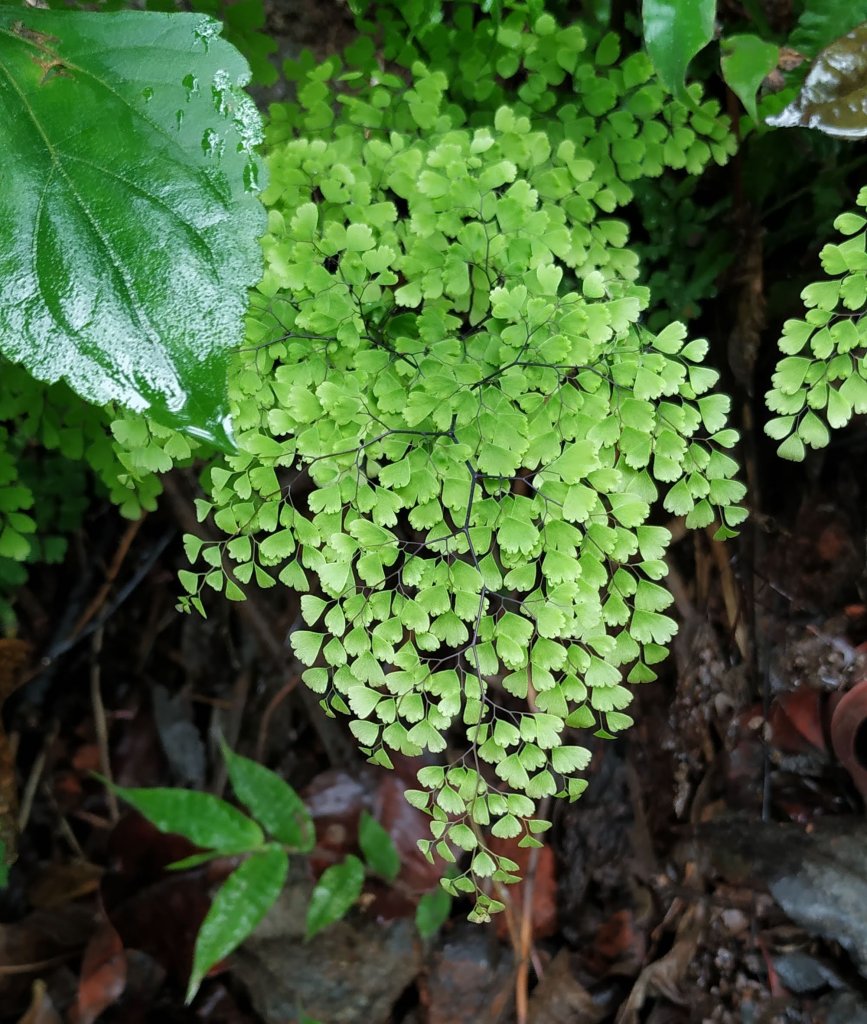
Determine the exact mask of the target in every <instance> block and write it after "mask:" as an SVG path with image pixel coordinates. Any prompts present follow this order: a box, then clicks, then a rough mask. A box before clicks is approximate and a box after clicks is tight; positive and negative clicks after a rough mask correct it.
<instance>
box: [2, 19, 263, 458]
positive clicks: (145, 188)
mask: <svg viewBox="0 0 867 1024" xmlns="http://www.w3.org/2000/svg"><path fill="white" fill-rule="evenodd" d="M218 32H219V26H218V24H217V23H216V22H214V21H212V20H211V19H209V18H206V17H203V16H201V15H192V14H189V15H187V14H172V15H167V14H155V13H131V12H118V13H112V14H90V13H83V12H53V11H44V10H37V9H33V8H29V9H26V10H22V9H21V8H10V7H6V8H0V65H2V76H0V125H2V127H3V129H4V138H5V140H6V142H5V144H4V147H3V152H2V155H0V168H2V171H3V175H4V180H5V182H6V188H5V189H4V199H3V205H2V216H0V254H2V255H0V338H2V340H0V348H2V351H3V353H4V354H5V355H6V356H7V357H8V358H9V359H11V360H13V361H16V362H21V363H23V364H24V365H25V366H26V367H27V369H28V370H29V371H30V372H31V373H32V374H33V375H34V376H36V377H38V378H40V379H42V380H46V381H57V380H60V379H64V380H66V381H68V382H69V384H70V385H71V386H72V387H73V388H74V389H75V390H76V391H77V392H78V393H79V394H80V395H82V397H84V398H86V399H87V400H88V401H90V402H93V403H96V404H98V405H102V404H105V403H107V402H119V403H121V404H122V405H124V406H126V407H128V408H130V409H133V410H135V411H137V412H143V411H145V410H147V411H148V412H149V413H150V414H151V415H152V416H153V417H155V418H156V419H157V420H160V421H162V422H164V423H167V424H170V425H171V426H174V427H178V428H180V429H182V430H185V431H188V432H189V433H190V434H192V435H195V436H197V437H201V438H204V439H206V440H208V441H210V442H212V443H214V444H216V445H217V446H218V447H222V448H225V449H227V450H231V449H232V441H231V428H230V425H229V423H228V419H227V412H228V410H227V403H226V368H227V352H228V349H229V348H230V347H232V346H234V345H236V344H237V343H238V341H239V340H240V337H241V331H242V318H243V314H244V310H245V308H246V289H247V286H248V285H251V284H253V283H254V282H255V281H256V279H257V277H258V276H259V274H260V268H261V257H260V254H259V252H258V251H257V247H256V239H257V237H258V235H259V234H260V233H261V230H262V227H263V225H264V218H263V213H262V210H261V206H260V204H259V202H258V199H257V198H256V196H255V190H256V187H257V181H258V180H259V178H260V177H261V175H260V164H259V160H258V157H257V156H256V155H255V153H254V149H253V147H254V146H255V145H256V144H257V143H258V142H259V141H260V138H261V122H260V118H259V115H258V113H257V112H256V109H255V107H254V106H253V104H252V101H251V100H250V99H249V98H248V97H247V96H246V95H245V94H244V93H243V92H242V91H241V89H240V88H239V86H240V85H243V84H244V83H245V82H246V81H247V79H248V75H249V73H248V69H247V66H246V63H245V61H244V60H243V58H241V56H240V55H239V54H238V53H237V51H235V50H234V49H233V48H232V47H231V46H230V45H229V44H228V43H226V42H225V40H223V39H221V38H220V37H219V35H218ZM143 53H147V59H146V60H144V58H143V57H142V54H143ZM106 124H111V125H112V130H111V131H110V132H107V131H106V130H105V126H106ZM179 267H183V273H179V271H178V268H179ZM203 325H207V328H206V329H205V328H204V326H203Z"/></svg>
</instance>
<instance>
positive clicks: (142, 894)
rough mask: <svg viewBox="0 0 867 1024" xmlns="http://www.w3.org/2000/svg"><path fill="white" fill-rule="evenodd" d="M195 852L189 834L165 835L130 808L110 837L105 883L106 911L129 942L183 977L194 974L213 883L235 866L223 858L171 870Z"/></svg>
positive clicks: (129, 947)
mask: <svg viewBox="0 0 867 1024" xmlns="http://www.w3.org/2000/svg"><path fill="white" fill-rule="evenodd" d="M196 852H198V850H197V847H195V846H193V845H192V844H191V843H190V842H189V841H188V840H186V839H184V838H182V837H181V836H172V835H165V834H163V833H162V832H159V831H157V829H155V828H154V826H153V825H151V824H150V823H149V822H147V821H146V820H145V819H144V818H142V817H141V816H140V815H138V814H130V815H128V816H127V817H125V818H123V819H121V821H120V822H118V824H117V826H116V827H115V829H114V831H113V832H112V835H111V837H110V839H109V854H110V857H111V870H109V871H108V872H107V873H106V874H105V876H104V877H103V880H102V884H101V887H100V893H101V896H102V900H103V904H104V906H105V910H106V914H107V916H108V918H109V920H110V921H111V923H112V924H113V925H114V927H115V928H116V929H117V932H118V934H119V935H120V938H121V940H122V942H123V945H124V947H125V948H126V949H127V950H133V949H138V950H142V951H143V952H145V953H147V954H148V955H149V956H151V957H152V958H153V959H154V960H156V962H157V963H159V964H160V965H161V966H162V967H163V968H164V969H165V970H166V971H167V972H168V973H169V974H170V975H171V976H172V977H173V978H174V979H175V980H176V981H178V982H180V983H185V982H186V980H187V977H188V975H189V971H190V966H191V964H192V954H193V948H194V946H195V941H196V935H197V934H198V930H199V927H200V926H201V923H202V921H203V920H204V918H205V915H206V914H207V912H208V910H209V908H210V904H211V897H212V892H213V889H214V888H215V887H216V886H217V885H218V884H219V883H220V882H222V881H223V880H224V879H225V878H226V877H227V876H228V875H229V874H230V872H231V870H232V868H233V867H234V866H235V862H230V861H228V860H219V861H212V862H210V863H209V864H207V865H205V866H204V867H201V868H197V869H195V870H193V871H184V872H178V873H175V872H169V871H167V870H166V869H167V867H168V865H170V864H172V863H174V862H175V861H178V860H181V859H182V858H184V857H187V856H189V855H190V854H192V853H196Z"/></svg>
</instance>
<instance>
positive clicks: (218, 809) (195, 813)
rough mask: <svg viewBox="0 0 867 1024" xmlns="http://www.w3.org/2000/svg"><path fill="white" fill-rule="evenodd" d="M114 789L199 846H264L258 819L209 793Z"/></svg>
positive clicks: (164, 826) (235, 848)
mask: <svg viewBox="0 0 867 1024" xmlns="http://www.w3.org/2000/svg"><path fill="white" fill-rule="evenodd" d="M111 788H112V789H113V790H114V792H115V793H117V795H118V796H119V797H120V798H121V799H122V800H125V801H126V802H127V803H128V804H132V806H133V807H135V809H136V810H137V811H138V812H139V813H140V814H143V815H144V817H146V818H147V819H148V821H150V822H151V823H152V824H154V825H156V827H157V828H158V829H159V830H160V831H161V832H173V833H175V834H176V835H180V836H186V838H187V839H189V840H190V842H192V843H195V844H196V846H202V847H204V848H206V849H210V850H224V851H226V852H238V851H242V850H251V849H254V848H255V847H257V846H261V845H262V842H263V840H264V838H265V837H264V835H263V833H262V829H261V828H259V826H258V825H257V824H256V822H255V821H252V820H251V819H250V818H248V817H247V815H246V814H242V813H241V811H239V810H238V809H237V807H233V806H232V805H231V804H228V803H226V801H225V800H220V799H219V797H216V796H212V795H211V794H210V793H198V792H196V791H194V790H190V789H164V788H159V787H154V788H152V789H150V788H149V789H144V788H141V789H128V788H126V787H124V786H112V787H111Z"/></svg>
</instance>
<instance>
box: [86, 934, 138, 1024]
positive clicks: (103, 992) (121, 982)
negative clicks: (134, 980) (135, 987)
mask: <svg viewBox="0 0 867 1024" xmlns="http://www.w3.org/2000/svg"><path fill="white" fill-rule="evenodd" d="M126 972H127V964H126V954H125V953H124V948H123V942H121V938H120V936H119V935H118V933H117V932H116V931H115V929H114V927H113V926H112V925H111V923H110V922H109V921H108V920H105V921H104V922H103V924H102V926H101V927H100V928H99V929H98V931H97V932H96V933H95V934H94V935H93V936H92V937H91V940H90V942H88V944H87V948H86V949H85V951H84V961H83V963H82V965H81V978H80V980H79V984H78V1013H77V1016H76V1024H93V1021H95V1020H96V1018H97V1017H98V1016H99V1015H100V1014H101V1013H102V1011H103V1010H105V1009H107V1008H108V1007H109V1006H112V1005H113V1004H114V1003H116V1002H117V1000H118V999H119V998H120V997H121V995H122V994H123V991H124V989H125V988H126Z"/></svg>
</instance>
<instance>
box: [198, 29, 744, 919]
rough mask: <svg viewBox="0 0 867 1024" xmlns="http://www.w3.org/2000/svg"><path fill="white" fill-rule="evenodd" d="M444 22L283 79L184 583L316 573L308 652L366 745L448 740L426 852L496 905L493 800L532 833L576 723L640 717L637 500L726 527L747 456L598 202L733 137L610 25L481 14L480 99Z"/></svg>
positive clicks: (464, 886)
mask: <svg viewBox="0 0 867 1024" xmlns="http://www.w3.org/2000/svg"><path fill="white" fill-rule="evenodd" d="M471 27H472V26H471ZM437 31H439V29H437ZM443 31H445V29H443ZM451 31H452V35H451V37H450V38H451V41H452V44H453V45H452V46H451V48H450V49H448V48H445V47H442V48H441V52H442V53H443V54H444V57H443V63H444V64H445V65H448V67H449V70H450V71H451V73H452V76H453V77H452V79H451V80H450V79H449V78H448V77H447V75H446V74H445V73H444V71H443V70H441V69H440V68H434V67H428V66H425V65H424V64H422V63H420V62H417V61H416V62H415V63H414V64H413V66H412V69H411V80H410V81H409V84H407V82H406V81H404V79H403V78H402V77H401V76H399V75H397V74H392V73H386V72H382V71H379V70H377V71H375V72H374V71H373V70H372V69H371V67H370V66H369V64H370V58H371V53H372V49H370V48H365V47H364V45H363V44H358V45H357V46H356V48H355V51H354V57H353V59H355V60H356V63H357V65H361V68H362V69H361V70H358V71H354V72H353V71H350V72H348V73H344V74H340V68H339V62H338V61H337V60H332V61H329V62H326V63H325V64H323V65H321V66H319V67H310V66H307V67H306V70H303V69H301V70H299V74H300V81H299V83H298V93H297V95H298V103H297V104H289V105H286V106H283V107H281V108H277V109H275V110H274V111H273V119H272V127H271V133H270V153H269V173H270V184H269V186H268V188H267V190H266V191H265V193H264V196H263V198H264V201H265V203H266V205H267V206H268V208H269V222H268V224H269V229H268V234H267V235H266V237H265V238H264V240H263V246H264V251H265V256H266V270H265V275H264V278H263V280H262V282H261V284H260V285H259V287H258V290H257V293H256V296H255V298H254V308H253V312H252V314H251V317H250V319H249V329H248V345H247V347H246V348H245V350H244V351H243V352H242V353H240V354H239V357H238V360H237V365H236V366H235V368H234V369H233V373H232V380H231V386H232V397H233V401H234V414H233V415H234V424H235V430H236V434H237V439H238V445H239V449H240V453H239V454H238V455H237V456H232V457H229V458H227V459H225V460H224V461H222V462H220V463H218V464H216V465H214V466H213V468H212V469H211V470H210V474H209V483H210V500H209V501H207V502H205V501H201V502H200V503H199V512H200V515H201V516H202V517H205V516H210V517H212V519H213V522H214V524H215V525H216V526H217V527H218V528H219V530H220V531H221V532H222V534H223V535H224V538H225V539H223V540H220V541H218V542H208V543H203V542H202V541H201V540H200V539H198V538H195V537H187V538H186V543H187V548H188V553H189V555H190V556H191V558H192V560H193V562H194V563H197V564H198V566H199V568H198V569H196V570H195V571H194V570H188V571H186V572H184V573H183V574H182V582H183V585H184V588H185V589H186V591H187V596H186V597H185V598H184V599H183V602H182V605H183V607H185V608H191V607H196V608H199V609H201V608H202V602H201V593H202V588H203V587H212V588H213V589H215V590H217V591H220V592H222V593H224V594H225V595H226V596H227V597H228V598H230V599H236V600H239V599H242V598H243V596H244V587H245V586H246V585H247V584H256V585H258V586H266V587H270V586H273V585H275V583H277V582H278V581H279V583H281V584H283V585H284V586H287V587H289V588H291V589H293V590H295V591H299V592H301V593H302V594H303V597H302V598H301V608H302V615H303V618H304V623H305V628H302V629H298V630H296V631H295V632H294V633H293V634H292V636H291V643H292V646H293V648H294V651H295V653H296V654H297V656H298V658H299V660H300V661H301V662H302V663H304V664H305V665H306V666H307V668H306V671H305V672H304V680H305V682H306V683H307V685H308V686H309V687H310V688H311V689H313V690H314V691H315V692H316V693H318V694H320V695H321V699H322V705H323V707H324V708H325V710H326V711H327V712H328V713H334V712H340V713H343V714H348V715H350V716H351V718H352V722H351V725H350V728H351V730H352V732H353V734H354V735H355V736H356V738H357V740H358V742H359V743H360V745H361V747H362V748H363V750H364V751H365V753H366V754H367V755H368V756H369V757H370V758H371V759H372V760H373V761H374V762H376V763H379V764H384V765H388V764H390V757H389V751H393V750H398V751H400V752H402V753H403V754H406V755H419V754H422V753H423V752H424V751H428V752H431V753H433V754H435V755H438V757H439V759H440V761H441V762H442V763H440V764H431V765H429V766H428V767H425V768H423V769H422V770H421V772H420V774H419V782H420V786H421V788H420V789H418V790H416V791H411V792H409V793H408V794H407V798H408V799H409V800H410V801H411V802H412V803H413V804H414V805H415V806H417V807H419V808H422V809H424V810H426V811H427V812H428V813H429V814H430V816H431V819H432V820H431V830H432V834H433V840H432V841H431V842H428V843H426V844H424V845H425V849H426V851H427V852H428V853H429V854H432V851H433V850H434V849H435V850H436V852H437V853H439V854H440V855H441V856H442V857H444V858H445V859H446V860H450V861H453V860H454V859H455V858H454V853H453V849H454V848H459V849H463V850H466V851H469V852H471V856H470V857H469V858H468V863H467V870H466V872H465V873H464V874H463V875H458V876H457V877H455V878H453V879H452V880H451V881H450V882H449V883H448V884H449V886H450V888H451V890H452V891H453V892H455V893H457V892H470V893H472V892H475V893H476V896H477V906H476V911H475V914H476V916H477V917H484V916H486V915H487V914H488V913H489V912H490V911H492V910H496V909H498V906H499V905H498V903H497V901H496V900H495V899H494V898H493V897H492V896H491V895H490V893H489V892H485V891H483V890H482V889H481V888H480V884H481V883H480V879H484V878H486V877H489V876H493V878H494V879H495V880H499V881H512V880H514V878H515V875H514V871H515V870H516V866H515V864H514V863H513V862H512V861H509V860H508V859H507V858H503V857H498V856H496V855H495V854H494V853H493V852H492V850H491V849H490V848H489V846H488V845H487V843H486V841H485V839H484V833H483V832H482V831H481V830H482V828H484V829H488V828H490V831H491V833H493V835H495V836H506V837H509V836H521V837H522V839H521V842H522V843H523V844H524V845H532V844H534V843H537V842H538V840H536V839H535V838H534V836H535V834H536V833H538V832H539V831H541V830H542V829H544V828H546V827H547V823H546V822H543V821H539V820H537V819H536V818H535V817H534V813H535V802H536V801H537V800H538V799H540V798H542V797H545V796H548V795H553V794H568V795H570V796H572V797H575V796H577V795H578V794H579V793H580V792H581V790H582V789H583V787H584V782H583V781H582V780H581V779H579V778H577V777H576V774H575V773H576V772H578V771H580V770H581V769H582V768H583V767H585V766H586V764H587V761H588V758H589V754H588V751H587V750H586V749H585V748H584V747H583V746H581V745H580V744H577V743H576V742H575V734H574V733H573V732H571V731H570V730H572V729H591V730H596V731H597V732H601V733H602V734H604V735H610V734H612V733H616V732H617V731H619V730H621V729H623V728H625V727H626V726H628V725H629V724H630V723H631V719H630V718H629V716H628V715H627V714H625V711H624V709H625V708H626V707H627V706H628V704H629V703H630V700H631V696H632V694H631V691H630V689H629V687H628V686H627V685H624V683H640V682H643V681H645V680H649V679H653V678H654V671H653V667H652V666H653V665H654V664H656V663H657V662H659V661H660V660H661V659H662V658H664V657H665V654H666V646H665V645H666V644H667V643H668V641H669V640H670V639H671V637H672V635H673V633H674V630H675V625H674V622H673V621H672V620H671V619H670V618H669V617H668V616H667V615H666V614H665V611H666V609H667V607H668V606H669V604H670V603H671V597H670V595H669V593H668V591H667V590H666V589H665V588H664V586H662V585H660V581H661V580H662V579H663V578H664V577H665V574H666V566H665V562H664V553H665V549H666V546H667V544H668V542H669V539H670V537H669V533H668V531H667V530H666V529H664V528H663V527H660V526H656V525H650V524H649V523H648V516H649V512H650V507H651V505H652V504H653V503H654V502H655V501H656V500H657V498H658V497H660V496H661V497H662V498H663V504H664V507H665V508H666V509H667V510H668V511H669V512H671V513H674V514H677V515H685V516H686V517H687V523H688V525H689V526H695V527H704V526H707V525H708V524H710V523H711V522H712V521H713V520H714V519H715V518H718V519H719V522H720V526H719V530H718V536H728V535H730V534H731V532H732V528H733V527H734V526H735V525H736V524H737V523H738V522H740V521H741V519H742V518H743V512H742V510H741V509H739V508H738V507H737V502H738V501H739V499H740V498H741V496H742V494H743V488H742V486H741V485H740V484H739V483H736V482H734V481H733V480H732V479H731V477H732V475H733V473H734V471H735V468H736V466H735V463H734V461H733V460H732V459H731V458H729V457H728V456H727V455H726V454H724V452H723V449H725V448H728V447H731V445H733V444H734V442H735V440H736V437H735V433H734V431H732V430H730V429H728V428H727V426H726V417H727V412H728V406H729V401H728V399H727V398H726V397H725V396H723V395H720V394H715V393H712V390H711V389H712V388H713V387H714V385H715V383H716V380H717V374H716V372H715V371H713V370H711V369H708V368H707V367H706V366H705V365H704V359H705V355H706V352H707V344H706V343H705V342H703V341H692V342H689V343H687V341H686V338H685V334H686V332H685V329H684V328H683V327H682V325H680V324H678V323H675V324H672V325H670V326H668V327H666V328H665V329H663V330H661V331H660V332H658V333H655V332H651V331H650V330H648V329H646V328H645V327H643V326H642V324H641V314H642V310H643V309H644V308H645V307H646V306H647V303H648V293H647V289H646V288H644V287H642V286H641V285H640V284H638V283H637V279H638V275H639V267H638V261H637V257H636V256H635V254H634V253H633V252H631V251H630V250H629V249H628V248H627V227H626V224H625V223H624V222H623V221H621V220H617V219H614V218H613V217H611V216H610V214H612V213H613V212H614V211H615V210H616V208H617V207H618V206H620V205H622V204H624V203H627V202H628V201H629V200H630V199H631V190H630V188H629V185H628V184H627V182H628V181H629V180H631V179H634V178H637V177H639V176H640V175H642V174H658V173H660V171H661V170H662V167H663V165H664V164H671V165H674V166H688V167H689V168H690V169H691V170H698V169H700V167H701V166H702V165H703V164H704V162H705V161H706V160H707V159H708V158H709V157H710V156H711V154H712V153H713V154H714V155H715V156H716V157H717V158H718V159H720V160H721V159H724V157H725V153H726V148H727V146H728V143H727V141H726V139H727V136H726V135H725V125H724V123H723V122H722V121H720V120H719V119H718V118H717V111H716V108H715V106H713V105H712V104H704V105H703V106H700V107H698V106H697V107H696V109H695V111H693V112H690V111H688V110H687V108H686V107H683V106H681V105H679V104H677V103H674V102H673V101H672V100H671V99H670V98H666V96H665V95H664V94H663V92H662V90H661V89H660V88H659V86H658V85H656V84H654V83H653V82H651V81H650V75H651V69H650V66H649V63H648V62H647V60H646V58H645V57H643V56H642V55H640V54H638V55H634V56H632V57H630V58H628V59H627V60H626V61H625V62H624V63H623V64H622V65H620V66H615V65H614V61H615V60H616V57H617V51H618V47H617V43H616V40H615V39H614V37H611V36H609V37H606V39H605V40H603V41H602V42H601V43H600V44H599V47H597V49H596V53H595V55H594V54H585V53H584V52H583V46H584V35H583V33H582V30H581V29H580V28H579V27H576V26H573V27H571V28H568V29H559V28H558V27H557V25H556V23H555V22H554V20H553V18H551V17H550V16H549V15H544V16H542V17H540V18H539V19H538V20H537V21H536V22H535V25H534V26H533V27H532V29H531V28H530V27H529V26H527V25H525V24H524V23H523V22H522V21H521V19H520V17H519V16H513V17H512V18H511V19H510V20H509V21H508V22H507V23H504V25H501V26H500V27H499V28H497V27H495V26H492V25H491V23H488V22H482V23H481V26H480V27H477V28H476V32H477V34H479V33H481V34H483V35H485V34H486V38H489V39H491V40H493V38H494V37H496V45H497V47H498V48H499V50H500V51H501V52H500V56H499V57H498V56H497V52H496V50H495V51H494V52H493V54H492V55H490V54H489V56H491V59H495V60H496V62H497V64H496V66H497V73H498V75H499V76H500V80H504V81H505V83H506V85H505V86H502V87H501V86H499V85H497V86H496V90H497V93H498V95H497V97H496V99H497V104H498V105H497V106H496V108H489V107H488V106H487V105H486V97H484V96H482V97H480V96H477V95H475V96H474V94H475V92H477V88H476V87H474V85H473V83H474V82H475V81H476V77H477V76H476V73H475V68H474V65H473V63H472V62H471V61H470V62H468V65H467V69H466V72H467V73H466V74H465V75H462V74H461V65H462V61H463V58H461V61H458V62H457V65H456V64H455V58H454V54H455V53H457V48H456V42H455V35H454V32H455V29H452V30H451ZM437 38H438V37H437ZM435 41H436V40H435V39H434V42H435ZM427 43H428V46H429V52H431V53H433V52H434V50H435V49H436V47H435V46H434V45H433V42H431V38H430V37H429V38H428V39H427ZM446 51H447V52H446ZM470 51H471V52H476V51H475V50H474V49H473V48H472V47H470ZM504 54H507V55H508V59H506V56H504ZM600 65H601V66H602V69H601V70H600ZM528 72H529V77H527V79H526V80H525V82H524V84H523V85H516V87H512V86H511V82H516V83H519V82H520V81H521V79H522V78H523V77H524V75H525V74H527V73H528ZM530 83H533V84H532V85H530ZM540 83H541V85H540ZM566 86H568V88H566ZM555 89H556V91H554V90H555ZM506 90H509V95H508V96H506V95H505V92H506ZM474 98H475V99H476V100H478V103H474V102H472V101H473V99H474ZM503 99H511V100H512V102H511V103H503V102H500V101H501V100H503ZM459 103H460V104H461V105H459ZM462 104H468V109H467V110H466V111H465V110H464V109H463V106H462ZM335 109H337V110H339V114H338V115H336V116H335V114H334V111H335Z"/></svg>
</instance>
